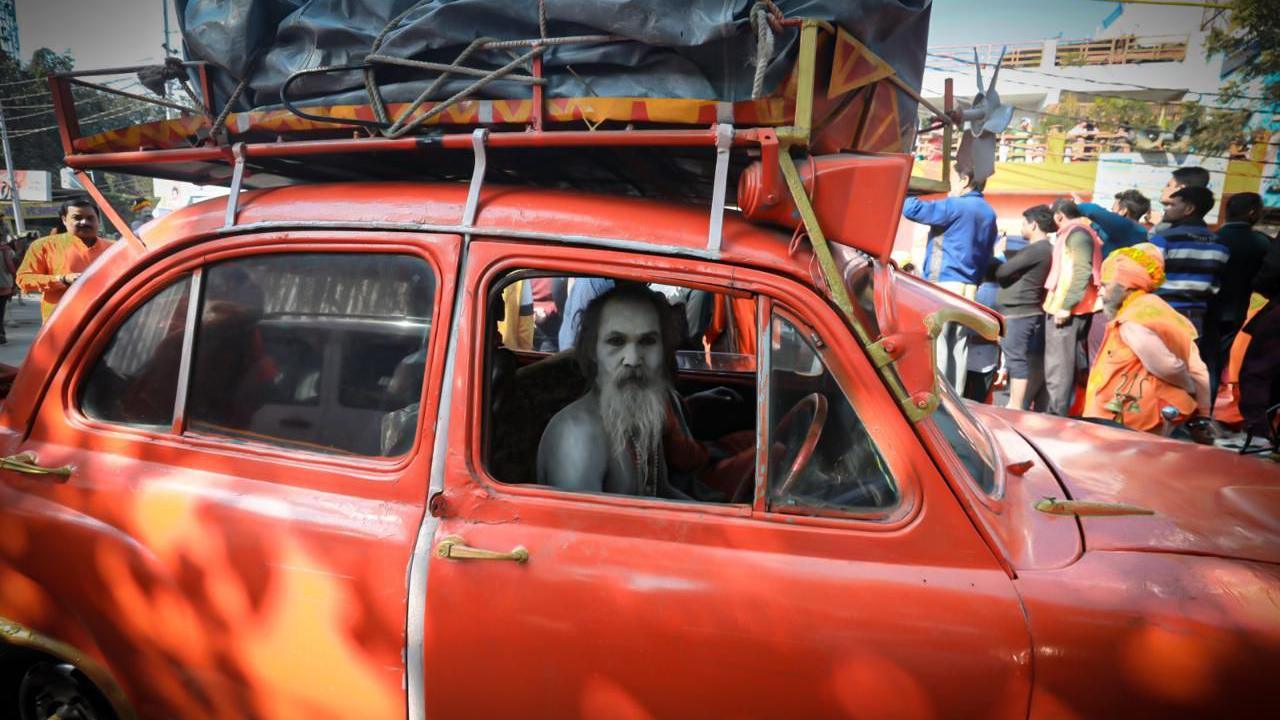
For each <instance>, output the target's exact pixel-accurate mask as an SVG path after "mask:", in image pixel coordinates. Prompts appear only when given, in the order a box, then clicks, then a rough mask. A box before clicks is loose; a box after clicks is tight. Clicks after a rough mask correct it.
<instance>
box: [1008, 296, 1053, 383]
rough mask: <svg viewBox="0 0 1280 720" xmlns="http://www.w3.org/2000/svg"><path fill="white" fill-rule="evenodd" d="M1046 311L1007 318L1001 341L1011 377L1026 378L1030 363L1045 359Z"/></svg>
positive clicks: (1040, 361)
mask: <svg viewBox="0 0 1280 720" xmlns="http://www.w3.org/2000/svg"><path fill="white" fill-rule="evenodd" d="M1044 318H1045V316H1044V313H1037V314H1035V315H1029V316H1027V317H1013V318H1006V319H1005V321H1004V324H1005V335H1004V339H1003V340H1001V341H1000V345H1001V347H1002V348H1003V349H1004V358H1005V367H1006V368H1007V369H1008V371H1009V377H1011V378H1014V379H1017V380H1026V379H1027V377H1028V376H1029V373H1030V363H1031V362H1032V361H1039V362H1037V363H1036V364H1041V363H1042V362H1043V360H1044Z"/></svg>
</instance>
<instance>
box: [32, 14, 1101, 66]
mask: <svg viewBox="0 0 1280 720" xmlns="http://www.w3.org/2000/svg"><path fill="white" fill-rule="evenodd" d="M513 1H514V0H513ZM553 1H554V0H553ZM172 4H173V0H17V10H18V33H19V43H20V44H21V54H22V57H23V59H24V60H27V59H30V57H31V53H32V52H33V51H35V50H36V49H38V48H41V47H48V48H51V49H53V50H56V51H59V52H61V51H64V50H70V51H71V52H72V55H73V57H75V59H76V67H77V68H79V69H89V68H101V67H116V66H122V65H135V64H145V63H156V62H158V61H159V60H160V58H161V57H163V55H164V52H163V50H161V43H162V42H163V37H164V20H163V14H162V8H164V7H166V6H167V7H168V14H169V18H170V23H171V25H172V27H173V28H174V33H175V34H174V36H173V43H174V45H175V46H176V45H177V42H178V36H177V34H176V28H177V20H176V18H174V16H173V7H172ZM1115 7H1116V3H1114V2H1099V1H1097V0H981V2H975V1H974V0H935V1H934V7H933V17H932V21H931V27H930V37H929V44H930V45H935V46H937V45H963V44H974V43H1003V42H1017V41H1020V40H1041V39H1044V38H1048V37H1054V36H1056V35H1058V34H1059V33H1061V34H1062V36H1063V37H1067V38H1082V37H1088V36H1090V35H1091V34H1092V33H1093V31H1094V29H1095V28H1096V27H1097V26H1098V25H1099V24H1100V23H1101V21H1102V19H1103V18H1104V17H1106V16H1107V15H1108V14H1109V13H1110V12H1111V11H1112V10H1114V9H1115Z"/></svg>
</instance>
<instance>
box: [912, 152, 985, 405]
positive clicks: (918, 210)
mask: <svg viewBox="0 0 1280 720" xmlns="http://www.w3.org/2000/svg"><path fill="white" fill-rule="evenodd" d="M985 185H986V181H985V180H975V179H974V177H973V171H972V170H970V169H967V168H965V169H960V168H957V169H956V174H955V176H954V177H953V178H952V180H951V187H952V191H951V196H950V197H947V198H944V199H942V200H932V201H924V200H920V199H919V198H915V197H909V198H907V201H906V203H904V204H903V206H902V216H903V217H905V218H906V219H908V220H911V221H912V222H918V223H920V224H922V225H928V226H929V244H928V246H927V248H926V250H925V259H924V278H925V279H926V280H931V281H933V282H935V283H937V284H939V285H941V286H942V287H944V288H946V289H948V290H950V291H952V292H954V293H956V294H958V295H962V296H964V297H966V298H969V299H970V300H973V299H974V298H976V297H977V294H978V286H979V285H981V284H982V281H983V278H985V277H986V274H987V264H988V263H989V262H990V261H991V249H992V248H993V247H994V246H995V244H996V211H995V210H993V209H992V208H991V205H990V204H989V203H988V202H987V201H986V198H984V197H983V196H982V190H983V187H984V186H985ZM937 350H938V369H939V370H941V372H942V376H943V377H945V378H946V379H947V380H949V381H950V382H951V386H952V387H954V388H955V389H956V392H957V393H961V394H963V393H964V385H965V373H966V368H967V355H968V341H967V339H966V338H965V336H964V335H963V334H962V333H960V328H959V327H956V326H954V325H953V324H948V326H947V327H946V328H945V329H944V330H943V334H942V338H941V342H939V344H938V348H937Z"/></svg>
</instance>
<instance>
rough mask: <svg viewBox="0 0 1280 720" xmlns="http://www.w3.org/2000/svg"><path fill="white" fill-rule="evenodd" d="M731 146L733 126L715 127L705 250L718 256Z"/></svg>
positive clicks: (722, 227)
mask: <svg viewBox="0 0 1280 720" xmlns="http://www.w3.org/2000/svg"><path fill="white" fill-rule="evenodd" d="M732 146H733V125H731V124H728V123H720V124H718V125H716V172H715V181H714V183H713V184H712V186H711V225H710V227H708V228H707V250H709V251H710V252H711V253H712V254H719V252H720V242H721V240H722V237H721V235H722V234H723V231H724V195H725V191H726V189H727V188H726V186H727V185H728V184H729V149H730V148H731V147H732Z"/></svg>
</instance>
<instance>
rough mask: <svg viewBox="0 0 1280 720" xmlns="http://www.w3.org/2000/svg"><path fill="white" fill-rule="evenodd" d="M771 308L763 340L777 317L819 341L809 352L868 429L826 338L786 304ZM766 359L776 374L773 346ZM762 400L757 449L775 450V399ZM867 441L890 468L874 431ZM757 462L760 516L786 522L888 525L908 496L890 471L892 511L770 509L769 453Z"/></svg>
mask: <svg viewBox="0 0 1280 720" xmlns="http://www.w3.org/2000/svg"><path fill="white" fill-rule="evenodd" d="M770 305H771V306H772V308H771V312H770V313H769V314H768V315H765V316H764V317H762V318H761V323H762V325H761V328H760V332H761V334H760V335H759V337H762V338H768V337H772V332H773V329H772V327H773V317H774V315H777V316H779V317H781V318H782V319H783V320H786V321H787V322H789V323H791V325H792V327H794V328H795V329H796V330H797V331H799V332H801V333H805V334H807V338H806V339H808V340H810V341H811V340H812V339H813V338H817V340H818V342H817V343H814V342H807V343H806V345H808V347H809V349H810V350H812V351H813V353H814V354H815V355H816V356H817V357H818V360H819V361H820V362H821V363H822V368H823V371H824V372H825V373H827V374H830V375H831V379H832V381H833V382H835V384H836V387H837V388H839V390H840V392H841V393H842V394H843V395H844V398H845V401H846V402H848V403H849V407H850V408H851V409H852V410H853V412H854V414H855V415H856V416H857V417H858V420H859V421H860V422H862V423H863V427H864V428H866V422H865V421H864V420H863V418H862V415H861V414H860V413H858V409H857V406H856V405H855V403H854V401H853V394H852V393H850V392H849V390H848V388H847V387H846V385H845V383H843V382H841V380H840V377H839V375H838V374H837V373H836V372H835V371H833V370H832V369H831V368H832V365H833V361H834V360H835V358H832V357H831V356H830V349H831V345H830V344H829V343H827V342H826V341H825V340H823V339H822V335H821V334H820V333H818V331H817V330H816V329H815V328H813V327H812V325H810V324H809V323H808V322H805V321H804V320H803V319H802V317H801V315H800V314H799V313H798V312H796V311H795V310H793V309H791V308H790V307H788V306H786V305H784V304H778V303H770ZM765 355H768V356H769V357H770V359H769V360H766V361H765V363H766V364H767V366H768V372H769V373H772V371H773V362H772V355H773V353H772V347H771V346H770V352H768V353H765ZM759 362H760V360H759V359H757V363H759ZM761 377H763V378H765V381H764V382H762V383H761V388H762V391H763V392H768V391H769V388H768V387H767V385H768V382H767V379H768V377H769V376H768V375H762V376H761ZM762 397H763V400H762V402H760V403H759V404H760V406H761V408H762V412H763V415H764V417H763V419H762V420H761V421H760V422H761V424H760V428H762V429H763V431H764V434H761V435H760V436H759V438H758V439H757V445H758V447H763V448H770V447H771V446H770V444H769V439H768V435H767V432H768V431H769V427H768V424H769V423H768V419H769V416H770V415H771V414H772V400H773V398H772V394H768V395H764V396H762ZM828 417H829V416H828ZM867 437H868V438H869V439H870V440H871V443H872V445H873V446H874V447H875V449H876V452H877V454H880V456H881V459H882V460H884V462H885V465H886V467H888V465H889V460H888V458H887V457H886V456H885V455H884V454H883V453H882V452H881V447H880V446H881V443H879V442H877V441H876V439H875V436H874V435H873V434H872V433H871V431H870V429H867ZM756 461H757V464H758V465H760V467H761V469H757V486H756V493H757V501H758V502H760V504H761V506H760V512H762V513H764V514H766V515H779V516H784V517H786V518H796V517H801V518H833V519H845V520H863V521H871V522H884V521H887V520H891V519H893V518H894V517H895V516H897V515H898V514H899V508H900V507H901V506H902V505H903V504H904V502H905V499H904V493H903V489H902V482H901V481H900V480H899V479H898V477H897V476H895V475H894V474H893V472H892V468H888V470H889V475H890V480H891V481H892V482H893V484H894V490H895V495H896V502H894V504H893V505H891V506H889V507H885V508H869V509H867V510H855V509H852V508H849V509H841V508H836V507H816V506H810V505H791V506H786V507H783V508H773V507H771V506H770V503H769V488H768V481H769V478H768V471H769V465H770V463H769V457H768V454H767V453H766V454H765V456H764V458H763V459H762V458H760V457H759V456H757V458H756ZM760 472H763V473H764V481H763V482H761V481H760V478H759V473H760Z"/></svg>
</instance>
